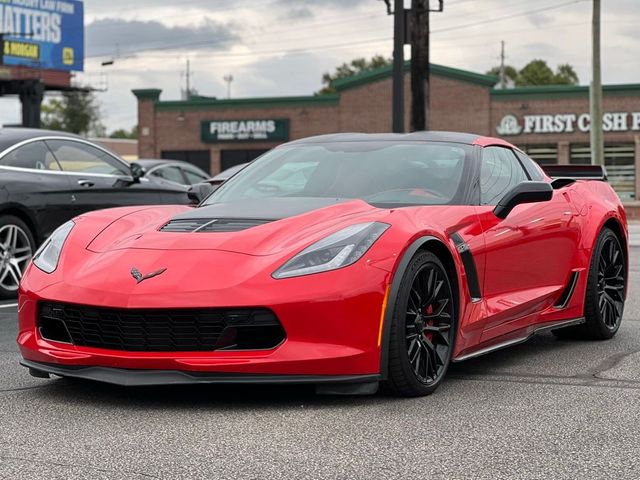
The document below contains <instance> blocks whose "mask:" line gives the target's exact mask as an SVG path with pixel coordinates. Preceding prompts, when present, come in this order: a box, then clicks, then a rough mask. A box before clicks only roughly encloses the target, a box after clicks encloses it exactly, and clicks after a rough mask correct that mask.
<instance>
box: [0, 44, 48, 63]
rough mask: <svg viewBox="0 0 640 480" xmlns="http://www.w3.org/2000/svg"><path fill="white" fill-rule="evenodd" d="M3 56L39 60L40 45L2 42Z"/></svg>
mask: <svg viewBox="0 0 640 480" xmlns="http://www.w3.org/2000/svg"><path fill="white" fill-rule="evenodd" d="M4 54H5V55H6V56H7V57H18V58H27V59H29V60H40V45H38V44H37V43H28V42H16V41H14V40H5V41H4Z"/></svg>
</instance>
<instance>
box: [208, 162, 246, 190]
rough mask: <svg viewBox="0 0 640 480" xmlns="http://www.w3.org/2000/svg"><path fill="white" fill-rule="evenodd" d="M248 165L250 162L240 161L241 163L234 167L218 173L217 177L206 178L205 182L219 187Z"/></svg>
mask: <svg viewBox="0 0 640 480" xmlns="http://www.w3.org/2000/svg"><path fill="white" fill-rule="evenodd" d="M247 165H249V164H248V163H240V164H239V165H234V166H233V167H230V168H227V169H226V170H223V171H222V172H220V173H219V174H217V175H216V176H215V177H211V178H208V179H207V180H205V182H207V183H208V184H209V185H211V186H212V187H215V188H218V187H219V186H220V185H222V184H223V183H224V182H226V181H227V180H229V179H230V178H231V177H233V176H234V175H235V174H236V173H238V172H239V171H240V170H242V169H243V168H244V167H246V166H247Z"/></svg>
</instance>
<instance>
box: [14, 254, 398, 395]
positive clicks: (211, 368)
mask: <svg viewBox="0 0 640 480" xmlns="http://www.w3.org/2000/svg"><path fill="white" fill-rule="evenodd" d="M44 275H45V274H44V273H42V272H40V271H38V270H37V269H34V268H31V269H30V271H28V272H27V275H25V277H24V279H23V282H22V285H21V291H20V296H19V323H20V328H19V333H18V345H19V347H20V351H21V353H22V356H23V358H24V360H25V364H26V365H27V366H29V367H30V368H34V369H35V370H39V371H44V372H48V373H54V374H57V375H63V376H76V377H82V378H90V379H93V380H100V381H106V382H110V383H118V384H126V385H130V384H131V385H136V384H139V385H152V384H158V383H203V382H204V383H221V382H222V383H240V382H248V383H255V382H256V381H258V380H257V377H256V376H260V380H259V381H264V382H267V383H274V382H275V383H282V382H287V383H320V382H323V381H327V382H330V383H336V382H341V381H342V380H340V379H337V378H336V377H345V378H347V380H348V379H350V378H351V377H353V376H362V375H364V376H365V381H367V380H366V379H367V378H368V377H367V376H371V375H373V376H376V375H378V374H379V373H380V338H379V332H380V321H381V308H382V303H383V297H384V292H385V288H386V285H387V283H388V280H389V278H388V277H389V273H388V272H386V271H384V270H381V269H378V268H375V267H372V266H368V265H360V266H358V265H354V266H353V268H349V269H343V270H338V271H335V272H327V273H324V274H320V275H312V276H308V277H300V278H292V279H287V280H283V281H275V280H272V279H268V280H267V281H265V282H263V283H261V284H253V285H251V284H247V285H243V286H242V287H238V286H235V287H232V288H228V289H224V290H222V289H218V290H215V291H211V290H210V291H206V290H204V289H201V290H200V291H197V292H185V293H184V294H182V295H181V294H180V293H179V291H175V290H174V292H175V293H174V292H172V293H171V294H168V293H167V292H159V293H154V292H147V294H144V295H141V294H138V295H135V296H134V295H123V294H122V293H117V294H113V295H112V294H110V292H109V291H104V290H97V289H95V288H93V289H92V288H87V287H83V286H80V285H73V284H67V283H65V282H64V281H58V282H56V283H51V282H48V281H46V280H47V277H44ZM158 283H159V282H158ZM142 286H144V287H145V288H151V287H152V286H153V284H152V283H151V282H149V284H148V285H146V286H145V284H144V283H143V284H142ZM221 299H222V300H221ZM43 301H55V302H61V303H75V304H84V305H92V306H101V307H117V308H169V307H173V308H204V307H215V306H224V307H229V306H233V307H238V308H248V307H256V306H257V307H265V308H268V309H270V310H272V311H273V312H274V313H275V314H276V315H277V317H278V319H279V321H280V323H281V324H282V327H283V328H284V330H285V333H286V340H285V341H284V342H283V343H281V344H280V345H278V346H277V347H275V348H273V349H270V350H245V351H239V350H238V351H233V350H228V351H224V350H214V351H204V352H203V351H187V352H156V351H153V352H148V351H144V352H134V351H121V350H111V349H105V348H93V347H81V346H77V345H72V344H66V343H61V342H54V341H49V340H46V339H44V338H42V336H41V335H40V332H39V330H38V323H37V316H38V304H39V303H40V302H43ZM222 302H224V303H222ZM32 363H35V364H37V366H32V365H31V364H32ZM55 369H62V370H59V371H58V370H55ZM149 370H154V371H155V372H149ZM282 376H291V379H284V378H283V377H282ZM125 377H126V379H125ZM109 379H111V380H109ZM113 379H116V380H117V381H113Z"/></svg>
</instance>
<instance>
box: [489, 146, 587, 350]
mask: <svg viewBox="0 0 640 480" xmlns="http://www.w3.org/2000/svg"><path fill="white" fill-rule="evenodd" d="M481 162H482V164H481V168H480V182H479V183H480V197H481V198H480V204H481V205H480V207H478V211H479V214H480V221H481V225H482V228H483V231H484V243H485V246H484V261H485V268H484V281H483V297H484V300H485V303H486V310H487V320H486V323H485V327H484V333H483V338H482V339H483V341H484V340H487V339H489V338H492V337H495V336H499V335H503V334H505V333H508V332H509V331H511V330H516V329H518V328H521V327H522V326H523V325H525V324H526V322H528V321H531V320H535V318H532V317H531V315H535V314H536V313H538V312H540V311H541V310H542V309H544V308H546V307H549V306H550V305H551V303H552V301H553V300H552V299H553V298H557V296H558V294H559V292H561V291H562V290H563V289H564V288H565V286H566V285H567V283H568V282H569V279H570V278H571V274H572V270H573V268H574V265H575V264H576V261H575V260H576V259H575V255H576V252H577V247H578V241H579V236H580V229H579V226H578V223H577V222H576V221H575V218H576V216H577V212H576V211H575V209H574V208H573V207H572V205H571V203H570V199H569V198H568V197H567V196H566V195H564V194H563V193H562V192H559V191H554V193H553V198H552V200H550V201H548V202H541V203H531V204H522V205H518V206H516V207H515V208H514V209H513V211H512V212H511V213H510V214H509V215H508V216H507V217H506V218H505V219H500V218H498V217H496V216H495V215H494V214H493V208H494V206H495V205H496V204H497V203H498V202H499V201H500V199H502V197H503V196H504V195H505V194H506V193H507V192H508V191H509V190H510V189H511V188H513V187H514V186H515V185H517V184H518V183H520V182H524V181H528V180H531V173H529V172H528V171H527V170H525V168H523V165H522V163H521V161H520V160H519V159H518V158H517V157H516V155H515V153H514V152H513V150H511V149H510V148H505V147H486V148H484V149H483V151H482V159H481ZM519 319H521V320H523V322H521V323H519V322H518V320H519Z"/></svg>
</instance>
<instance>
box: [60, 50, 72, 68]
mask: <svg viewBox="0 0 640 480" xmlns="http://www.w3.org/2000/svg"><path fill="white" fill-rule="evenodd" d="M62 63H63V64H64V65H73V48H71V47H64V48H63V49H62Z"/></svg>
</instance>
